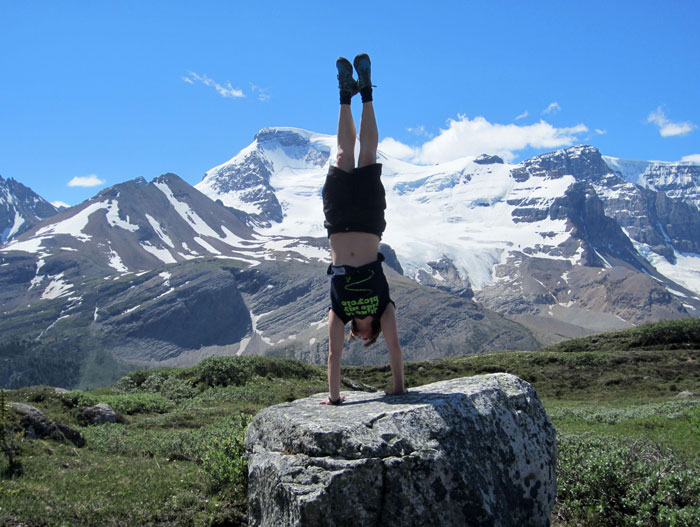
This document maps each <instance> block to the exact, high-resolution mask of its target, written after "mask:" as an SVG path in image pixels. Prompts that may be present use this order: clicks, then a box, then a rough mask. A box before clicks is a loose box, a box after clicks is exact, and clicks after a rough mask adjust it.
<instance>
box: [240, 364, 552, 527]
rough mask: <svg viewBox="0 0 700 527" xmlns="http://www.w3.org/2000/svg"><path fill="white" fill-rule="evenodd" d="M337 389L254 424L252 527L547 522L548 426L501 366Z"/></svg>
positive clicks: (525, 387)
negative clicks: (388, 385) (402, 388)
mask: <svg viewBox="0 0 700 527" xmlns="http://www.w3.org/2000/svg"><path fill="white" fill-rule="evenodd" d="M344 395H345V396H346V398H347V400H346V402H345V403H344V404H343V405H341V406H337V407H334V406H321V405H319V404H318V403H319V401H320V400H321V399H322V397H324V396H325V395H324V394H320V395H316V396H312V397H308V398H306V399H300V400H297V401H294V402H291V403H286V404H280V405H277V406H273V407H270V408H267V409H265V410H263V411H262V412H260V413H259V414H258V415H257V416H256V417H255V418H254V419H253V421H252V422H251V424H250V426H249V427H248V432H247V434H246V448H247V451H248V470H249V480H248V484H249V496H248V498H249V523H250V525H252V526H275V527H279V526H314V527H322V526H334V527H338V526H345V525H348V526H350V525H352V526H364V525H372V526H375V525H381V526H383V527H390V526H401V527H405V526H410V525H420V526H441V527H446V526H484V527H486V526H488V527H499V526H504V527H505V526H512V527H526V526H528V527H529V526H533V527H534V526H548V525H549V521H550V520H549V516H550V512H551V509H552V507H553V505H554V499H555V495H556V476H555V464H556V447H555V430H554V427H553V426H552V424H551V422H550V420H549V418H548V417H547V414H546V413H545V410H544V408H543V407H542V404H541V402H540V401H539V399H538V397H537V394H536V393H535V390H534V389H533V388H532V386H531V385H529V384H528V383H526V382H525V381H522V380H521V379H518V378H517V377H514V376H512V375H508V374H504V373H499V374H493V375H484V376H477V377H470V378H462V379H454V380H450V381H443V382H438V383H434V384H429V385H426V386H421V387H418V388H412V389H411V390H410V392H409V393H408V394H406V395H402V396H393V397H391V396H385V395H383V394H382V395H378V394H376V393H361V392H345V393H344Z"/></svg>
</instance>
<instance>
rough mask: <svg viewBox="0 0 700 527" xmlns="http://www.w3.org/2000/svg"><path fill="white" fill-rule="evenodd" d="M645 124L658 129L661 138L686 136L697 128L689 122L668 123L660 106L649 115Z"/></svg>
mask: <svg viewBox="0 0 700 527" xmlns="http://www.w3.org/2000/svg"><path fill="white" fill-rule="evenodd" d="M647 122H648V123H653V124H655V125H656V126H657V127H658V128H659V133H660V134H661V137H673V136H676V135H686V134H689V133H690V132H692V131H693V130H695V129H696V128H697V126H696V125H695V124H693V123H691V122H690V121H685V122H683V123H673V122H671V121H669V120H668V118H667V117H666V114H665V113H664V110H663V108H661V106H659V107H658V108H657V109H656V111H655V112H651V113H650V114H649V117H647Z"/></svg>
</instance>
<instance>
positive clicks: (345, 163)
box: [335, 104, 357, 172]
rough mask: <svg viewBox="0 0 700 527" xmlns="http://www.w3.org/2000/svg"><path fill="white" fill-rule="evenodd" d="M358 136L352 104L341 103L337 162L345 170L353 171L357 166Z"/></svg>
mask: <svg viewBox="0 0 700 527" xmlns="http://www.w3.org/2000/svg"><path fill="white" fill-rule="evenodd" d="M356 136H357V130H356V129H355V121H354V120H353V118H352V110H351V109H350V105H349V104H341V105H340V116H339V117H338V156H337V158H336V163H335V164H336V166H337V167H338V168H339V169H340V170H343V171H345V172H352V170H353V169H354V168H355V138H356Z"/></svg>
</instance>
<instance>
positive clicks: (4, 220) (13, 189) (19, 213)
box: [0, 176, 58, 244]
mask: <svg viewBox="0 0 700 527" xmlns="http://www.w3.org/2000/svg"><path fill="white" fill-rule="evenodd" d="M57 212H58V209H57V208H56V207H54V206H53V205H51V203H49V202H48V201H46V200H45V199H44V198H42V197H41V196H39V195H38V194H37V193H36V192H34V191H33V190H32V189H30V188H29V187H25V186H24V185H22V183H20V182H18V181H15V180H14V179H12V178H9V179H4V178H3V177H2V176H0V244H3V243H5V242H6V241H8V240H11V239H13V238H15V237H17V236H19V235H20V234H22V233H23V232H25V231H27V230H29V229H30V228H31V227H32V226H34V225H36V224H37V223H39V222H40V221H41V220H43V219H45V218H49V217H51V216H53V215H54V214H56V213H57Z"/></svg>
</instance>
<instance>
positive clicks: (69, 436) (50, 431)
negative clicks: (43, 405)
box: [9, 403, 85, 447]
mask: <svg viewBox="0 0 700 527" xmlns="http://www.w3.org/2000/svg"><path fill="white" fill-rule="evenodd" d="M9 405H10V406H11V407H12V408H14V409H15V410H17V411H18V412H19V413H20V414H22V420H21V421H20V424H21V425H22V428H24V430H25V434H26V436H27V437H29V438H32V439H46V438H50V439H55V440H56V441H65V440H68V441H70V442H71V443H73V444H74V445H75V446H77V447H81V446H85V438H84V437H83V436H82V434H81V433H80V432H78V431H77V430H75V429H73V428H71V427H70V426H66V425H64V424H62V423H59V422H58V421H54V420H52V419H49V418H48V417H46V416H45V415H44V414H43V412H42V411H41V410H39V409H38V408H35V407H34V406H31V405H28V404H23V403H10V404H9Z"/></svg>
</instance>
